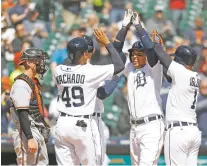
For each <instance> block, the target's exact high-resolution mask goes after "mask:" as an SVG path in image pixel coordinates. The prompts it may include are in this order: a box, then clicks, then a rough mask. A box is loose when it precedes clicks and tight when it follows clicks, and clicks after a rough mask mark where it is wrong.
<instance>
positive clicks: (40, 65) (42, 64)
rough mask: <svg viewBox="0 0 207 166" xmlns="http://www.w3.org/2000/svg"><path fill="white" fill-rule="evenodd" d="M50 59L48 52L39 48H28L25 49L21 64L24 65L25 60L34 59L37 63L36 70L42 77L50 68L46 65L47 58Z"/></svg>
mask: <svg viewBox="0 0 207 166" xmlns="http://www.w3.org/2000/svg"><path fill="white" fill-rule="evenodd" d="M47 59H49V56H48V54H47V52H45V51H44V50H42V49H38V48H34V47H31V48H27V49H26V50H24V51H23V53H22V55H21V57H20V62H19V65H22V64H23V63H24V62H25V61H28V60H29V61H33V62H34V63H35V64H36V71H37V73H38V74H40V77H41V78H42V76H43V74H44V73H45V72H46V71H47V70H48V68H47V66H46V60H47Z"/></svg>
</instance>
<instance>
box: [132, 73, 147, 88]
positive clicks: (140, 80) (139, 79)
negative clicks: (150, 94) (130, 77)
mask: <svg viewBox="0 0 207 166" xmlns="http://www.w3.org/2000/svg"><path fill="white" fill-rule="evenodd" d="M134 83H135V84H137V86H136V89H137V88H138V87H139V86H144V85H145V84H146V83H147V82H146V77H145V73H144V72H143V71H141V72H139V73H137V76H136V79H135V82H134Z"/></svg>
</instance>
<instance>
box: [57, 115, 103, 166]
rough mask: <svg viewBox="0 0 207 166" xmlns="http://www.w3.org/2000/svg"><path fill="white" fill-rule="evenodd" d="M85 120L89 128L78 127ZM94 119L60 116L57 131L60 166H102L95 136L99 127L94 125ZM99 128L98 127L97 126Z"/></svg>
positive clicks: (58, 161)
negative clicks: (78, 123) (78, 122)
mask: <svg viewBox="0 0 207 166" xmlns="http://www.w3.org/2000/svg"><path fill="white" fill-rule="evenodd" d="M78 120H83V121H84V122H85V123H86V124H87V127H80V126H77V125H76V123H77V121H78ZM94 123H95V122H93V119H92V118H91V117H90V118H89V119H86V118H82V117H71V116H64V117H63V116H60V117H59V118H58V121H57V124H56V130H55V152H56V160H57V163H58V165H80V163H81V164H82V165H100V163H99V160H98V156H97V151H96V145H95V136H96V135H98V127H95V126H93V130H92V125H93V124H94ZM96 126H97V125H96Z"/></svg>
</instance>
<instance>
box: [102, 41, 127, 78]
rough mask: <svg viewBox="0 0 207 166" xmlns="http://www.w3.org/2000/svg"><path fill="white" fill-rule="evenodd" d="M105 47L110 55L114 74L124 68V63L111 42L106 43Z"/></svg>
mask: <svg viewBox="0 0 207 166" xmlns="http://www.w3.org/2000/svg"><path fill="white" fill-rule="evenodd" d="M106 49H107V50H108V52H109V53H110V55H111V61H112V63H113V65H114V75H116V74H118V73H120V72H121V71H122V70H124V63H123V61H122V59H121V57H120V56H119V54H118V52H117V51H116V49H115V48H114V46H113V44H112V43H109V44H108V45H106Z"/></svg>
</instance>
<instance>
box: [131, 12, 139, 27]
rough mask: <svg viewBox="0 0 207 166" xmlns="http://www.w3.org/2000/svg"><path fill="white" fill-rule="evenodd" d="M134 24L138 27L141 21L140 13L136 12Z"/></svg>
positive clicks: (134, 13)
mask: <svg viewBox="0 0 207 166" xmlns="http://www.w3.org/2000/svg"><path fill="white" fill-rule="evenodd" d="M132 20H133V24H134V25H135V26H136V25H139V24H140V22H141V20H140V16H139V13H138V12H136V11H134V12H133V19H132Z"/></svg>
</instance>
